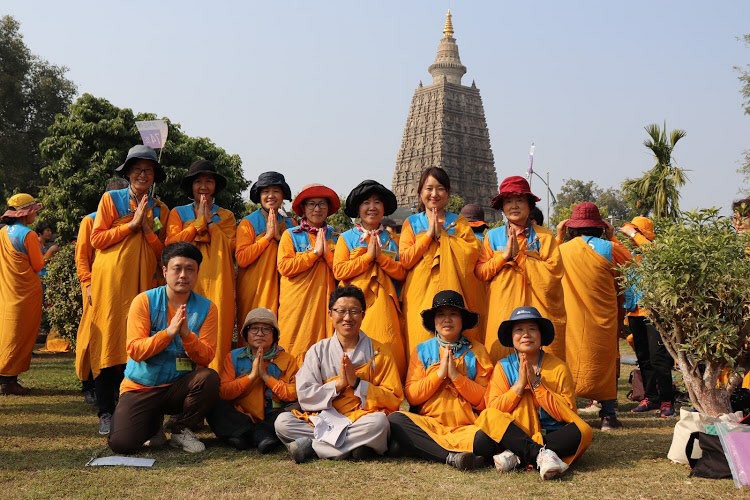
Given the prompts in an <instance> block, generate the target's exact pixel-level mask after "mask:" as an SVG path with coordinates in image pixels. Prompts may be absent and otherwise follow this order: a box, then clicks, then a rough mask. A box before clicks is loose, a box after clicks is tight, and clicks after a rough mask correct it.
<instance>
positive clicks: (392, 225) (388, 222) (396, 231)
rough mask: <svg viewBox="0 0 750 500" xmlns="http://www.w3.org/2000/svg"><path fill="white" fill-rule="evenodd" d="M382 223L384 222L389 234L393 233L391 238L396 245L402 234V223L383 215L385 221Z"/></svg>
mask: <svg viewBox="0 0 750 500" xmlns="http://www.w3.org/2000/svg"><path fill="white" fill-rule="evenodd" d="M381 224H383V227H384V228H385V230H386V231H388V234H390V235H391V239H392V240H393V241H394V242H395V243H396V245H398V240H399V237H400V236H401V225H400V224H398V223H397V222H396V221H395V220H393V219H391V218H390V217H383V222H381Z"/></svg>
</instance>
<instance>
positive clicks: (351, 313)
mask: <svg viewBox="0 0 750 500" xmlns="http://www.w3.org/2000/svg"><path fill="white" fill-rule="evenodd" d="M331 311H333V312H334V313H335V314H336V315H337V316H341V317H342V318H345V317H346V315H347V314H348V315H349V316H350V317H352V318H358V317H360V316H361V315H362V313H363V312H364V311H363V310H362V309H331Z"/></svg>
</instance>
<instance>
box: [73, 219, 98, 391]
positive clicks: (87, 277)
mask: <svg viewBox="0 0 750 500" xmlns="http://www.w3.org/2000/svg"><path fill="white" fill-rule="evenodd" d="M95 217H96V212H94V213H92V214H89V215H87V216H85V217H84V218H83V220H82V221H81V225H80V227H79V228H78V239H77V240H76V257H75V259H76V274H77V275H78V281H80V282H81V297H83V312H82V313H81V321H80V322H79V323H78V333H76V375H77V376H78V379H79V380H87V379H88V378H89V373H90V372H91V362H90V361H89V339H90V338H91V307H90V306H89V301H88V298H87V294H86V289H87V288H89V287H90V286H91V268H92V267H93V265H94V247H93V246H91V230H92V229H93V228H94V218H95Z"/></svg>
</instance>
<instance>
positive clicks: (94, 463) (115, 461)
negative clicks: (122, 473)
mask: <svg viewBox="0 0 750 500" xmlns="http://www.w3.org/2000/svg"><path fill="white" fill-rule="evenodd" d="M154 462H156V459H155V458H138V457H122V456H118V455H113V456H111V457H101V458H92V459H91V460H89V461H88V463H87V464H86V467H101V466H105V465H119V466H123V467H153V465H154Z"/></svg>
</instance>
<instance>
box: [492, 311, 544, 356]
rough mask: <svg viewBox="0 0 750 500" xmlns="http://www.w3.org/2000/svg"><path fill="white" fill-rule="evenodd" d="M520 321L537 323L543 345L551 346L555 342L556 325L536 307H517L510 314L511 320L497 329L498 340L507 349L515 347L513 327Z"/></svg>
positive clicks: (504, 322) (507, 320)
mask: <svg viewBox="0 0 750 500" xmlns="http://www.w3.org/2000/svg"><path fill="white" fill-rule="evenodd" d="M519 321H536V323H537V325H539V331H540V332H541V334H542V345H543V346H546V345H550V344H551V343H552V341H553V340H555V325H553V324H552V321H550V320H548V319H547V318H545V317H543V316H542V315H541V314H540V313H539V311H538V310H537V308H536V307H530V306H523V307H516V308H515V309H513V312H512V313H510V318H509V319H506V320H505V321H503V322H502V323H500V327H499V328H498V329H497V339H498V340H499V341H500V344H502V345H503V346H505V347H513V325H515V324H516V323H517V322H519Z"/></svg>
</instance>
